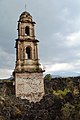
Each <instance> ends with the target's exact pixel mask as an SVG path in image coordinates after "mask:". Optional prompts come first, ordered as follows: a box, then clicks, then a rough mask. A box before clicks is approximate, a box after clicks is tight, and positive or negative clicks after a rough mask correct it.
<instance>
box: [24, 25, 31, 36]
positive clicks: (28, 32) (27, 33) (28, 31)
mask: <svg viewBox="0 0 80 120" xmlns="http://www.w3.org/2000/svg"><path fill="white" fill-rule="evenodd" d="M29 29H30V28H29V27H28V26H26V27H25V34H26V35H28V36H29V35H30V30H29Z"/></svg>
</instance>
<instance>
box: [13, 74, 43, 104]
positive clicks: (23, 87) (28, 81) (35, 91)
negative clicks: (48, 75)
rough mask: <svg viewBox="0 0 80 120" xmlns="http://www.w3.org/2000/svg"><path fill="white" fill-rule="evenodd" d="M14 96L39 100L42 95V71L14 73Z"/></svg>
mask: <svg viewBox="0 0 80 120" xmlns="http://www.w3.org/2000/svg"><path fill="white" fill-rule="evenodd" d="M15 86H16V87H15V89H16V90H15V91H16V97H20V98H21V99H27V100H29V101H30V102H39V101H40V100H41V99H42V98H43V95H44V80H43V73H26V72H25V73H22V72H21V73H15Z"/></svg>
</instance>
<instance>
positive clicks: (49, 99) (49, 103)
mask: <svg viewBox="0 0 80 120" xmlns="http://www.w3.org/2000/svg"><path fill="white" fill-rule="evenodd" d="M44 82H45V96H44V97H43V99H42V100H41V101H40V102H37V103H35V104H34V103H33V102H32V103H29V101H28V100H21V99H20V98H16V97H15V93H14V90H15V89H14V87H15V86H13V81H12V80H11V81H6V80H5V81H4V82H1V84H0V120H80V77H72V78H54V79H53V78H52V77H51V75H50V74H48V75H47V76H45V80H44ZM2 83H3V84H2Z"/></svg>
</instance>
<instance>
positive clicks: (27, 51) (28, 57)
mask: <svg viewBox="0 0 80 120" xmlns="http://www.w3.org/2000/svg"><path fill="white" fill-rule="evenodd" d="M26 59H31V47H30V46H28V47H27V48H26Z"/></svg>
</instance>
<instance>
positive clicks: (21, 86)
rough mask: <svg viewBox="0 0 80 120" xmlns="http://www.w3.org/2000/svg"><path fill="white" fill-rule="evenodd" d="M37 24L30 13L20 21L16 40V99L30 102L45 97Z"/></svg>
mask: <svg viewBox="0 0 80 120" xmlns="http://www.w3.org/2000/svg"><path fill="white" fill-rule="evenodd" d="M34 25H35V22H34V21H33V20H32V16H31V15H30V14H29V13H28V12H26V11H25V12H23V13H22V14H21V15H20V17H19V21H18V29H17V30H18V39H16V45H15V48H16V65H15V70H14V75H15V92H16V97H20V98H22V99H28V100H29V101H30V102H32V101H33V102H37V101H40V100H41V99H42V97H43V95H44V80H43V72H44V71H43V70H42V69H41V68H40V64H39V59H38V44H37V43H38V42H39V41H38V40H36V39H35V28H34Z"/></svg>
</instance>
